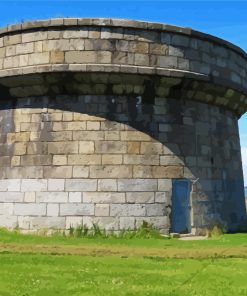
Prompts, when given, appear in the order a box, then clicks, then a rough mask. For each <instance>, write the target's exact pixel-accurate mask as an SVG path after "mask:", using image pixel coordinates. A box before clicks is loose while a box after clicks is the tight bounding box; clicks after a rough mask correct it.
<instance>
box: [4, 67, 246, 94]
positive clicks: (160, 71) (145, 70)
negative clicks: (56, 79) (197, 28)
mask: <svg viewBox="0 0 247 296" xmlns="http://www.w3.org/2000/svg"><path fill="white" fill-rule="evenodd" d="M49 72H89V73H90V72H92V73H95V72H102V73H104V72H105V73H119V74H125V73H126V74H143V75H158V76H164V77H174V78H189V79H195V80H199V81H205V82H213V83H214V84H216V85H219V86H223V87H225V88H227V89H229V88H230V89H233V90H236V91H237V92H240V93H243V94H246V89H245V88H243V87H240V86H239V84H237V83H234V82H230V81H229V80H224V79H222V78H220V77H213V76H209V75H206V74H202V73H198V72H191V71H183V70H178V69H167V68H166V69H164V68H154V67H142V66H130V65H116V64H46V65H36V66H28V67H18V68H12V69H6V70H0V81H1V79H4V78H6V77H10V76H11V77H13V76H20V75H28V74H36V73H49Z"/></svg>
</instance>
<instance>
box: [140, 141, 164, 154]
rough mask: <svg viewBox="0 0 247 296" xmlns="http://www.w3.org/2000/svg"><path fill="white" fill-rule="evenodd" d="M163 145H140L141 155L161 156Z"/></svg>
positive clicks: (145, 143)
mask: <svg viewBox="0 0 247 296" xmlns="http://www.w3.org/2000/svg"><path fill="white" fill-rule="evenodd" d="M162 152H163V145H162V144H161V143H153V142H151V143H147V142H142V143H141V154H162Z"/></svg>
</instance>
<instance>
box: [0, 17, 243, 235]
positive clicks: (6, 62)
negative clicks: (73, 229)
mask: <svg viewBox="0 0 247 296" xmlns="http://www.w3.org/2000/svg"><path fill="white" fill-rule="evenodd" d="M246 64H247V59H246V54H245V52H243V51H242V50H240V49H239V48H237V47H235V46H234V45H232V44H230V43H228V42H226V41H223V40H220V39H218V38H215V37H213V36H210V35H206V34H203V33H200V32H196V31H193V30H191V29H188V28H177V27H173V26H165V25H161V24H152V23H144V22H133V21H124V20H112V19H54V20H49V21H39V22H32V23H24V24H21V25H14V26H9V27H8V28H5V29H3V30H2V31H0V167H1V170H0V226H6V227H9V228H13V227H16V226H18V227H20V228H21V229H28V230H30V229H40V228H59V229H64V228H68V227H69V226H70V225H75V224H79V223H83V224H87V225H88V226H90V225H91V224H92V223H98V224H99V225H100V226H101V227H103V228H106V229H113V230H119V229H135V228H136V227H138V225H140V224H141V223H142V221H143V220H145V221H147V222H150V223H152V224H153V225H154V226H155V227H157V228H159V229H161V230H164V231H169V230H171V219H172V213H173V204H172V195H173V194H174V190H173V183H174V182H173V180H180V179H185V180H190V181H193V180H196V179H197V182H196V183H195V184H194V185H193V186H192V188H191V194H190V206H191V212H190V224H191V227H195V228H205V227H209V226H210V225H213V224H215V223H221V224H223V225H224V226H225V227H226V228H227V229H228V230H234V229H237V228H238V227H239V226H240V225H241V223H242V222H243V221H244V219H245V215H246V213H245V204H244V192H243V175H242V165H241V154H240V144H239V134H238V123H237V119H238V117H239V116H241V114H243V113H244V112H245V111H246V109H247V98H246V90H247V78H246V71H247V67H246ZM198 178H199V179H198Z"/></svg>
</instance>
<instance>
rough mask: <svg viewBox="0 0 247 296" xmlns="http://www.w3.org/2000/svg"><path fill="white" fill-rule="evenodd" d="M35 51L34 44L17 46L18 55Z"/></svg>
mask: <svg viewBox="0 0 247 296" xmlns="http://www.w3.org/2000/svg"><path fill="white" fill-rule="evenodd" d="M33 51H34V43H33V42H29V43H21V44H17V45H16V54H17V55H19V54H27V53H32V52H33Z"/></svg>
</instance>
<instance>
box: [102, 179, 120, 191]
mask: <svg viewBox="0 0 247 296" xmlns="http://www.w3.org/2000/svg"><path fill="white" fill-rule="evenodd" d="M98 191H117V180H116V179H99V180H98Z"/></svg>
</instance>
